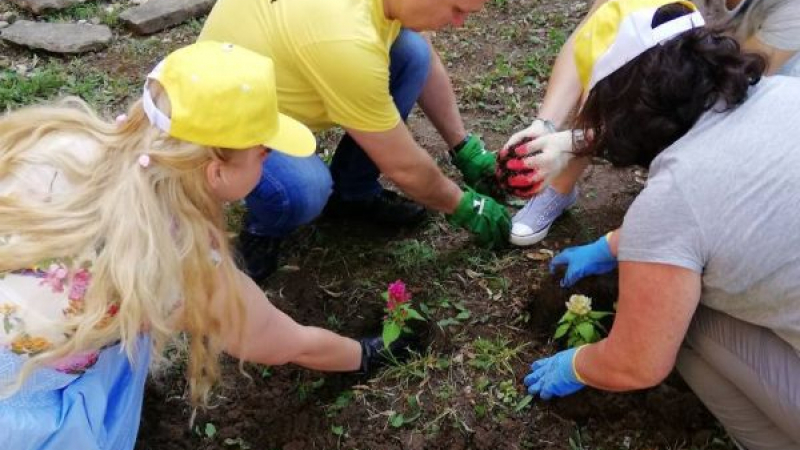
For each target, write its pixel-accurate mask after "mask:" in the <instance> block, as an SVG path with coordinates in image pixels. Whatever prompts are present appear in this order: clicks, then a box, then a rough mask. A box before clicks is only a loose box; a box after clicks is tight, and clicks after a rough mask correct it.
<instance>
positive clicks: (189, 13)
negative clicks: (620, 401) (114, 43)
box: [119, 0, 215, 34]
mask: <svg viewBox="0 0 800 450" xmlns="http://www.w3.org/2000/svg"><path fill="white" fill-rule="evenodd" d="M214 1H215V0H149V1H148V2H147V3H144V4H142V5H140V6H136V7H133V8H130V9H128V10H126V11H125V12H123V13H122V14H120V16H119V19H120V21H121V22H122V23H124V24H125V26H127V27H128V28H129V29H130V30H131V31H133V32H134V33H136V34H152V33H155V32H157V31H161V30H163V29H165V28H168V27H171V26H173V25H177V24H179V23H181V22H183V21H185V20H188V19H191V18H194V17H199V16H202V15H204V14H206V13H208V12H209V11H210V10H211V7H212V6H214Z"/></svg>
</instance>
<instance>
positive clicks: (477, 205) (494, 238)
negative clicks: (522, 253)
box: [447, 188, 511, 247]
mask: <svg viewBox="0 0 800 450" xmlns="http://www.w3.org/2000/svg"><path fill="white" fill-rule="evenodd" d="M447 221H448V222H450V224H451V225H457V226H459V227H462V228H466V229H467V230H469V231H471V232H472V233H473V234H474V235H475V237H476V239H477V240H478V243H480V244H481V245H484V246H487V247H501V246H503V245H504V244H505V243H506V242H507V240H508V236H509V232H510V230H511V217H510V216H509V215H508V211H507V210H506V209H505V207H503V206H502V205H500V204H499V203H497V202H496V201H494V199H492V198H491V197H487V196H485V195H481V194H478V193H477V192H475V191H473V190H472V189H470V188H467V189H466V190H465V191H464V195H463V196H462V197H461V201H460V202H458V206H457V207H456V210H455V212H453V214H451V215H449V216H447Z"/></svg>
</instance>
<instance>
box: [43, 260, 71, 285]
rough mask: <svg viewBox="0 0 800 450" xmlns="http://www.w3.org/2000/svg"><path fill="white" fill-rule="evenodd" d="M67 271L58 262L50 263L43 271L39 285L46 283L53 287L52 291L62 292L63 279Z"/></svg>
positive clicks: (65, 277)
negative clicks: (42, 277)
mask: <svg viewBox="0 0 800 450" xmlns="http://www.w3.org/2000/svg"><path fill="white" fill-rule="evenodd" d="M67 275H69V271H68V270H67V268H66V267H64V266H62V265H60V264H55V263H54V264H50V267H48V268H47V271H45V273H44V279H42V281H41V282H40V283H39V285H40V286H41V285H47V286H50V287H51V288H53V292H64V281H65V280H66V279H67Z"/></svg>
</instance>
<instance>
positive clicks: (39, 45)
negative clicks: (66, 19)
mask: <svg viewBox="0 0 800 450" xmlns="http://www.w3.org/2000/svg"><path fill="white" fill-rule="evenodd" d="M111 37H112V35H111V30H110V29H109V28H108V27H107V26H105V25H89V24H85V25H77V24H71V23H44V22H31V21H29V20H18V21H16V22H14V24H13V25H11V26H10V27H7V28H4V29H3V30H2V31H0V39H2V40H4V41H8V42H12V43H14V44H17V45H22V46H25V47H28V48H31V49H38V50H47V51H48V52H53V53H84V52H91V51H96V50H102V49H104V48H106V47H107V46H108V44H109V43H110V42H111Z"/></svg>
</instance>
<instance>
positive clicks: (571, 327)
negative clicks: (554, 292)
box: [553, 294, 613, 347]
mask: <svg viewBox="0 0 800 450" xmlns="http://www.w3.org/2000/svg"><path fill="white" fill-rule="evenodd" d="M565 305H566V306H567V312H566V313H564V315H563V316H562V317H561V320H559V321H558V327H557V328H556V332H555V334H554V335H553V338H555V339H561V338H563V337H565V336H566V337H567V346H568V347H578V346H581V345H584V344H591V343H592V342H597V341H599V340H600V339H601V338H602V336H601V334H600V331H602V332H603V333H607V331H606V329H605V327H603V325H602V324H601V323H600V319H602V318H603V317H607V316H610V315H611V314H613V313H611V312H606V311H592V299H591V298H589V297H587V296H585V295H578V294H575V295H572V296H571V297H570V298H569V301H567V302H566V303H565Z"/></svg>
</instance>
